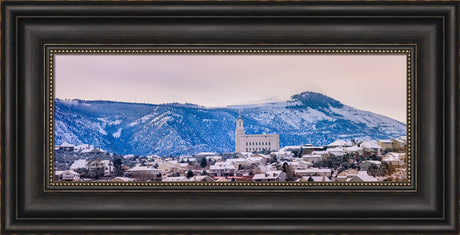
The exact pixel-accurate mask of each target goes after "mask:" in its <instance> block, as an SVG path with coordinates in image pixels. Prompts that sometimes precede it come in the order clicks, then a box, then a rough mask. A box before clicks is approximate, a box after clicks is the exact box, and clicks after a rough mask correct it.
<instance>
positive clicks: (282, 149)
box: [279, 145, 302, 152]
mask: <svg viewBox="0 0 460 235" xmlns="http://www.w3.org/2000/svg"><path fill="white" fill-rule="evenodd" d="M300 148H302V145H293V146H284V147H283V148H281V149H280V150H279V151H280V152H287V151H292V150H300Z"/></svg>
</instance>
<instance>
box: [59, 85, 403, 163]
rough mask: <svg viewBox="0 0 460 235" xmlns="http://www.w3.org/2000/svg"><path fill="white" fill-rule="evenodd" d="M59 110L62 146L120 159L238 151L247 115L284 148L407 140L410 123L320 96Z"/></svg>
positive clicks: (74, 104) (77, 105)
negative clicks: (240, 125) (239, 124)
mask: <svg viewBox="0 0 460 235" xmlns="http://www.w3.org/2000/svg"><path fill="white" fill-rule="evenodd" d="M55 110H56V112H55V140H56V144H62V143H63V142H68V143H72V144H83V143H85V144H92V145H94V146H97V147H102V148H103V149H107V150H112V151H115V152H117V153H119V154H137V155H152V154H160V155H182V154H195V153H197V152H204V151H206V152H208V151H211V152H233V151H234V148H235V143H234V137H235V133H234V130H235V125H236V124H235V121H236V117H237V116H238V111H239V110H241V115H242V116H243V119H244V127H245V130H246V133H247V134H261V133H276V134H279V135H280V146H281V147H282V146H287V145H300V144H307V143H308V144H314V145H325V144H328V143H330V142H332V141H334V140H336V139H339V138H342V139H353V138H355V139H388V138H395V137H399V136H401V135H405V134H406V125H405V124H404V123H402V122H399V121H397V120H394V119H391V118H389V117H385V116H383V115H380V114H375V113H372V112H369V111H363V110H358V109H354V108H352V107H350V106H347V105H344V104H342V103H341V102H339V101H337V100H335V99H333V98H330V97H328V96H325V95H323V94H321V93H316V92H302V93H300V94H296V95H293V96H291V100H288V101H284V102H268V103H262V104H249V105H229V106H226V107H204V106H200V105H195V104H180V103H169V104H147V103H129V102H116V101H101V100H99V101H85V100H61V99H56V101H55Z"/></svg>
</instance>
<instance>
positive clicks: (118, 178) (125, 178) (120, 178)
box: [112, 177, 134, 182]
mask: <svg viewBox="0 0 460 235" xmlns="http://www.w3.org/2000/svg"><path fill="white" fill-rule="evenodd" d="M117 180H121V181H124V182H131V181H134V179H133V178H128V177H115V178H113V180H112V181H117Z"/></svg>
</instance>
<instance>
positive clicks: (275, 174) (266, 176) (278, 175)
mask: <svg viewBox="0 0 460 235" xmlns="http://www.w3.org/2000/svg"><path fill="white" fill-rule="evenodd" d="M252 181H256V182H257V181H279V182H283V181H286V173H284V172H282V171H267V172H265V173H263V174H255V175H254V177H253V178H252Z"/></svg>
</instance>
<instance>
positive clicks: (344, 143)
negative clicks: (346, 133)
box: [327, 139, 353, 147]
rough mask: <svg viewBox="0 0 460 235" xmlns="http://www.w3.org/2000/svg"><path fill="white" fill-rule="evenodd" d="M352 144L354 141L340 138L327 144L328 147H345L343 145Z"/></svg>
mask: <svg viewBox="0 0 460 235" xmlns="http://www.w3.org/2000/svg"><path fill="white" fill-rule="evenodd" d="M352 145H353V143H351V142H348V141H345V140H340V139H339V140H336V141H334V142H332V143H330V144H328V145H327V146H328V147H334V146H342V147H343V146H352Z"/></svg>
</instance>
